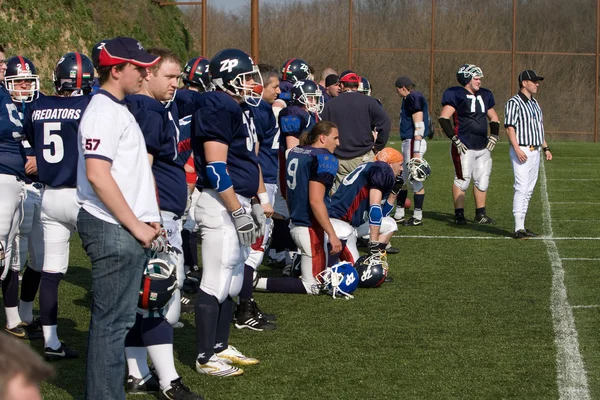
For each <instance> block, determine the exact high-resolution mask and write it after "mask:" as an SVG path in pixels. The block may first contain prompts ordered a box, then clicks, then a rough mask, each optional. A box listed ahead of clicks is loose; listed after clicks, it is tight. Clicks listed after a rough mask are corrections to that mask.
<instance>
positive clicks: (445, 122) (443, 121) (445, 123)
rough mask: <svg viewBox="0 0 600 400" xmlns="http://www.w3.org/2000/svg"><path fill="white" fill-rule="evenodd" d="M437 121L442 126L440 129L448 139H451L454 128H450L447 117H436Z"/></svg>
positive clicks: (450, 124)
mask: <svg viewBox="0 0 600 400" xmlns="http://www.w3.org/2000/svg"><path fill="white" fill-rule="evenodd" d="M438 122H439V123H440V126H441V127H442V130H443V131H444V133H445V134H446V136H448V139H452V136H454V129H452V122H450V120H449V119H448V118H442V117H439V118H438Z"/></svg>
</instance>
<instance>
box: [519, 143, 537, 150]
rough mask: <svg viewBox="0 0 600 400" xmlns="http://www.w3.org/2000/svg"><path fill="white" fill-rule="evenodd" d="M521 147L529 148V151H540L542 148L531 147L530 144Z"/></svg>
mask: <svg viewBox="0 0 600 400" xmlns="http://www.w3.org/2000/svg"><path fill="white" fill-rule="evenodd" d="M519 146H520V147H529V151H540V146H530V145H528V144H520V145H519Z"/></svg>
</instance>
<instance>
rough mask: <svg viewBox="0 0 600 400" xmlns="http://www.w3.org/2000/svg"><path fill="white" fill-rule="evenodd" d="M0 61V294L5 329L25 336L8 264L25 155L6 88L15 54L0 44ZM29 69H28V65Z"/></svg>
mask: <svg viewBox="0 0 600 400" xmlns="http://www.w3.org/2000/svg"><path fill="white" fill-rule="evenodd" d="M16 60H17V62H19V66H20V67H21V70H20V71H21V72H22V71H23V65H22V64H21V63H20V59H19V58H17V59H16ZM21 60H22V58H21ZM0 61H1V63H0V75H2V77H3V80H2V82H3V85H0V184H1V185H2V190H3V193H2V196H0V253H1V254H0V267H1V268H2V274H1V276H0V278H1V279H2V295H3V299H4V310H5V312H6V327H5V330H6V331H7V332H8V333H10V334H12V335H14V336H17V337H19V338H25V337H27V333H26V331H25V328H24V326H25V324H24V323H23V322H22V321H21V317H20V315H19V308H18V306H19V302H18V300H19V296H18V292H19V273H18V271H15V270H14V269H12V268H11V266H10V260H11V255H12V248H13V242H14V240H15V238H16V236H17V232H18V229H19V225H20V222H21V218H22V216H23V203H24V200H25V195H26V194H25V183H24V181H25V179H26V176H25V160H26V158H25V149H24V147H23V146H22V145H21V141H22V140H23V134H22V130H23V123H22V121H21V118H22V116H21V115H19V110H18V108H17V106H16V105H15V103H14V102H13V98H12V97H11V93H9V91H8V90H7V88H8V87H9V86H10V87H11V91H12V90H13V89H14V88H15V86H14V85H15V79H14V76H15V75H17V70H16V68H15V72H13V73H10V72H9V73H8V74H9V75H11V74H12V76H13V78H12V79H11V80H9V81H8V82H7V81H6V74H7V72H8V71H7V70H8V66H9V65H10V66H16V63H15V60H14V57H13V58H11V59H9V60H6V58H5V56H4V49H3V48H0ZM9 62H10V64H9ZM23 62H24V60H23ZM24 63H25V62H24ZM25 71H27V68H25ZM29 72H31V68H30V69H29ZM19 96H20V95H19Z"/></svg>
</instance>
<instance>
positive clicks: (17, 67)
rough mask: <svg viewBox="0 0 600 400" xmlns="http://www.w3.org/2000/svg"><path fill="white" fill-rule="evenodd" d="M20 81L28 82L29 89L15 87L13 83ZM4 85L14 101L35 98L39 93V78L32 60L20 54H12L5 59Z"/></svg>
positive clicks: (26, 100) (30, 100)
mask: <svg viewBox="0 0 600 400" xmlns="http://www.w3.org/2000/svg"><path fill="white" fill-rule="evenodd" d="M21 82H28V83H29V85H30V86H29V89H21V88H19V89H17V88H15V84H20V83H21ZM4 87H6V89H7V90H8V92H9V93H10V95H11V96H12V98H13V100H15V101H22V102H24V103H30V102H32V101H33V100H35V99H37V98H38V97H39V95H40V78H39V76H38V75H37V70H36V69H35V65H34V64H33V62H31V60H29V59H28V58H25V57H22V56H14V57H11V58H9V59H8V60H6V73H5V74H4Z"/></svg>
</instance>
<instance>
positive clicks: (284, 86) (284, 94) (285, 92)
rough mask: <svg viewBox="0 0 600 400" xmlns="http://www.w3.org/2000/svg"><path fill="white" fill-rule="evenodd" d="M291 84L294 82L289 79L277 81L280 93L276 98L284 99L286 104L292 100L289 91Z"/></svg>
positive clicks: (290, 90)
mask: <svg viewBox="0 0 600 400" xmlns="http://www.w3.org/2000/svg"><path fill="white" fill-rule="evenodd" d="M293 86H294V84H293V83H292V82H290V81H279V90H281V93H280V94H279V96H278V97H277V98H278V99H281V100H283V101H285V103H286V104H287V105H288V106H289V105H290V101H291V100H292V93H291V92H292V87H293Z"/></svg>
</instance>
